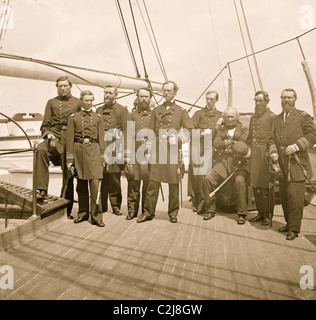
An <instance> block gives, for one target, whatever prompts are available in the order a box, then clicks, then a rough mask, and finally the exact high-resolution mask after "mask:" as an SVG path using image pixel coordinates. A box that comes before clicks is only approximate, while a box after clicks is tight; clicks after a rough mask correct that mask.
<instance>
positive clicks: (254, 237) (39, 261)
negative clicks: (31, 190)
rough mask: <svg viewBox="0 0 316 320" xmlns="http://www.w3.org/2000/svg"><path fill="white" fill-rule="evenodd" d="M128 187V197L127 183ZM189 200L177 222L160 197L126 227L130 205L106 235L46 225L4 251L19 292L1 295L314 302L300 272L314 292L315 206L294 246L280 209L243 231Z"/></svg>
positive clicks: (110, 217)
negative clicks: (308, 275)
mask: <svg viewBox="0 0 316 320" xmlns="http://www.w3.org/2000/svg"><path fill="white" fill-rule="evenodd" d="M184 182H186V177H185V179H184ZM122 187H123V191H124V199H126V180H125V178H122ZM163 188H164V194H165V197H166V198H167V197H168V188H167V186H166V185H163ZM183 190H186V186H185V183H184V189H183ZM184 193H185V192H184ZM184 200H185V201H184V208H182V209H181V211H180V213H179V216H178V223H177V224H172V223H170V222H169V220H168V216H167V213H166V208H167V202H166V201H165V202H162V200H161V198H160V199H159V203H158V207H157V212H156V217H155V218H154V219H153V220H152V221H150V222H145V223H142V224H138V223H137V222H136V219H133V220H131V221H127V220H125V217H126V214H127V212H126V205H124V206H123V213H124V215H123V216H115V215H114V214H112V213H110V212H108V213H104V219H103V220H104V222H105V224H106V226H105V228H98V227H96V226H92V225H90V224H89V223H88V222H84V223H81V224H78V225H76V224H74V223H73V222H72V221H71V220H67V218H66V217H65V215H64V214H63V215H61V216H60V217H56V219H53V218H52V217H48V218H45V219H50V220H47V221H49V222H48V223H43V222H42V223H41V225H40V227H34V229H32V228H28V233H27V235H23V232H21V234H18V239H17V240H16V241H12V243H7V244H6V245H5V246H4V247H3V248H2V251H1V252H0V267H1V265H10V266H12V267H13V270H14V289H6V290H3V289H0V299H5V300H20V299H27V300H34V299H53V300H55V299H59V300H70V299H80V300H82V299H102V300H212V299H227V300H232V299H242V300H247V299H251V300H257V299H282V300H292V299H304V300H305V299H306V300H307V299H309V300H316V290H315V287H314V290H311V289H305V290H303V289H301V288H300V279H301V277H302V276H303V275H304V274H301V273H300V268H301V267H302V266H303V265H309V266H312V267H313V270H314V286H316V206H315V203H313V204H311V205H309V206H308V207H305V211H304V219H303V224H302V231H301V234H300V235H299V237H298V238H297V239H295V240H294V241H287V240H285V234H283V233H279V232H278V231H277V230H278V228H279V227H280V226H282V225H283V224H284V220H283V216H282V210H281V207H280V205H277V206H276V210H275V211H276V212H275V217H274V220H273V226H272V228H271V229H270V228H269V227H262V226H261V225H260V223H249V221H247V222H246V224H245V225H243V226H240V225H237V224H236V221H235V219H236V215H235V214H222V213H219V214H218V215H217V216H216V217H215V218H214V219H211V220H209V221H204V220H203V219H202V217H201V216H199V215H197V214H196V213H194V212H192V210H191V206H190V203H189V202H188V199H187V198H186V197H185V199H184ZM124 204H125V203H124ZM75 211H76V210H75V209H74V212H75ZM255 214H256V212H255V211H252V212H249V214H248V217H247V218H248V219H250V218H251V217H253V216H254V215H255ZM45 219H44V220H45ZM0 223H1V227H3V225H2V224H3V221H1V220H0ZM10 223H11V226H12V225H13V224H14V222H13V221H12V220H10V221H9V225H10ZM25 223H27V221H26V222H25ZM28 223H31V222H28ZM33 223H34V221H33ZM0 230H3V228H2V229H0ZM0 236H1V234H0ZM0 278H1V274H0Z"/></svg>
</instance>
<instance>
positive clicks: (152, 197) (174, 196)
mask: <svg viewBox="0 0 316 320" xmlns="http://www.w3.org/2000/svg"><path fill="white" fill-rule="evenodd" d="M159 188H160V182H157V181H153V180H149V183H148V187H147V192H146V198H145V205H144V214H145V215H147V216H149V217H153V216H154V214H155V211H156V205H157V200H158V196H159ZM178 212H179V183H176V184H170V183H169V199H168V215H169V217H170V218H171V217H173V218H176V217H177V215H178Z"/></svg>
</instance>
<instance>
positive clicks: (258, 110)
mask: <svg viewBox="0 0 316 320" xmlns="http://www.w3.org/2000/svg"><path fill="white" fill-rule="evenodd" d="M266 110H267V107H266V106H260V107H258V106H257V107H255V114H256V115H258V116H261V115H262V114H264V113H265V112H266Z"/></svg>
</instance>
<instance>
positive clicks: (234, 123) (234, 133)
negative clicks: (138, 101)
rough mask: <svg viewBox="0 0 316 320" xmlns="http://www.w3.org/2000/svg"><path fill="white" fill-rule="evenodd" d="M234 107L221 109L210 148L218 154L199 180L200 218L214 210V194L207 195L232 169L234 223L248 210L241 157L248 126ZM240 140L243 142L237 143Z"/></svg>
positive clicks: (245, 172)
mask: <svg viewBox="0 0 316 320" xmlns="http://www.w3.org/2000/svg"><path fill="white" fill-rule="evenodd" d="M238 119H239V114H238V111H237V109H235V108H232V107H228V108H226V110H225V111H224V113H223V121H224V122H223V124H222V125H221V127H220V128H219V130H218V132H217V134H216V137H215V140H214V148H216V149H217V150H218V151H219V152H220V155H219V157H218V160H217V162H216V164H215V165H214V167H213V168H212V170H211V172H210V173H209V174H208V175H207V176H206V177H205V178H204V180H203V185H202V187H203V193H204V196H205V215H204V218H203V219H204V220H209V219H211V218H213V217H214V216H215V213H216V197H215V195H214V196H212V197H209V195H210V193H211V192H213V191H214V190H215V189H216V188H217V187H218V186H220V184H221V183H223V181H224V180H225V179H226V178H227V177H229V175H230V174H232V173H234V174H233V176H232V178H231V179H234V181H235V184H234V190H235V192H236V200H237V203H236V206H237V214H238V219H237V223H238V224H244V223H245V221H246V215H247V211H248V206H247V184H246V180H247V178H248V168H247V162H248V161H247V160H245V159H243V158H242V157H244V156H247V153H248V147H247V145H246V143H244V142H245V141H246V139H247V135H248V130H247V128H245V127H244V126H243V125H242V123H241V122H239V121H238ZM241 142H243V143H241Z"/></svg>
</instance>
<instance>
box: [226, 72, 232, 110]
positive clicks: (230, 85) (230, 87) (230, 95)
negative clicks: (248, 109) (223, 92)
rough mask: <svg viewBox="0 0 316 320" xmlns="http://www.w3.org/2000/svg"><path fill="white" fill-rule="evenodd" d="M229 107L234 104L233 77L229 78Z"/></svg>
mask: <svg viewBox="0 0 316 320" xmlns="http://www.w3.org/2000/svg"><path fill="white" fill-rule="evenodd" d="M227 104H228V105H227V107H232V106H233V82H232V78H228V103H227Z"/></svg>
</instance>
